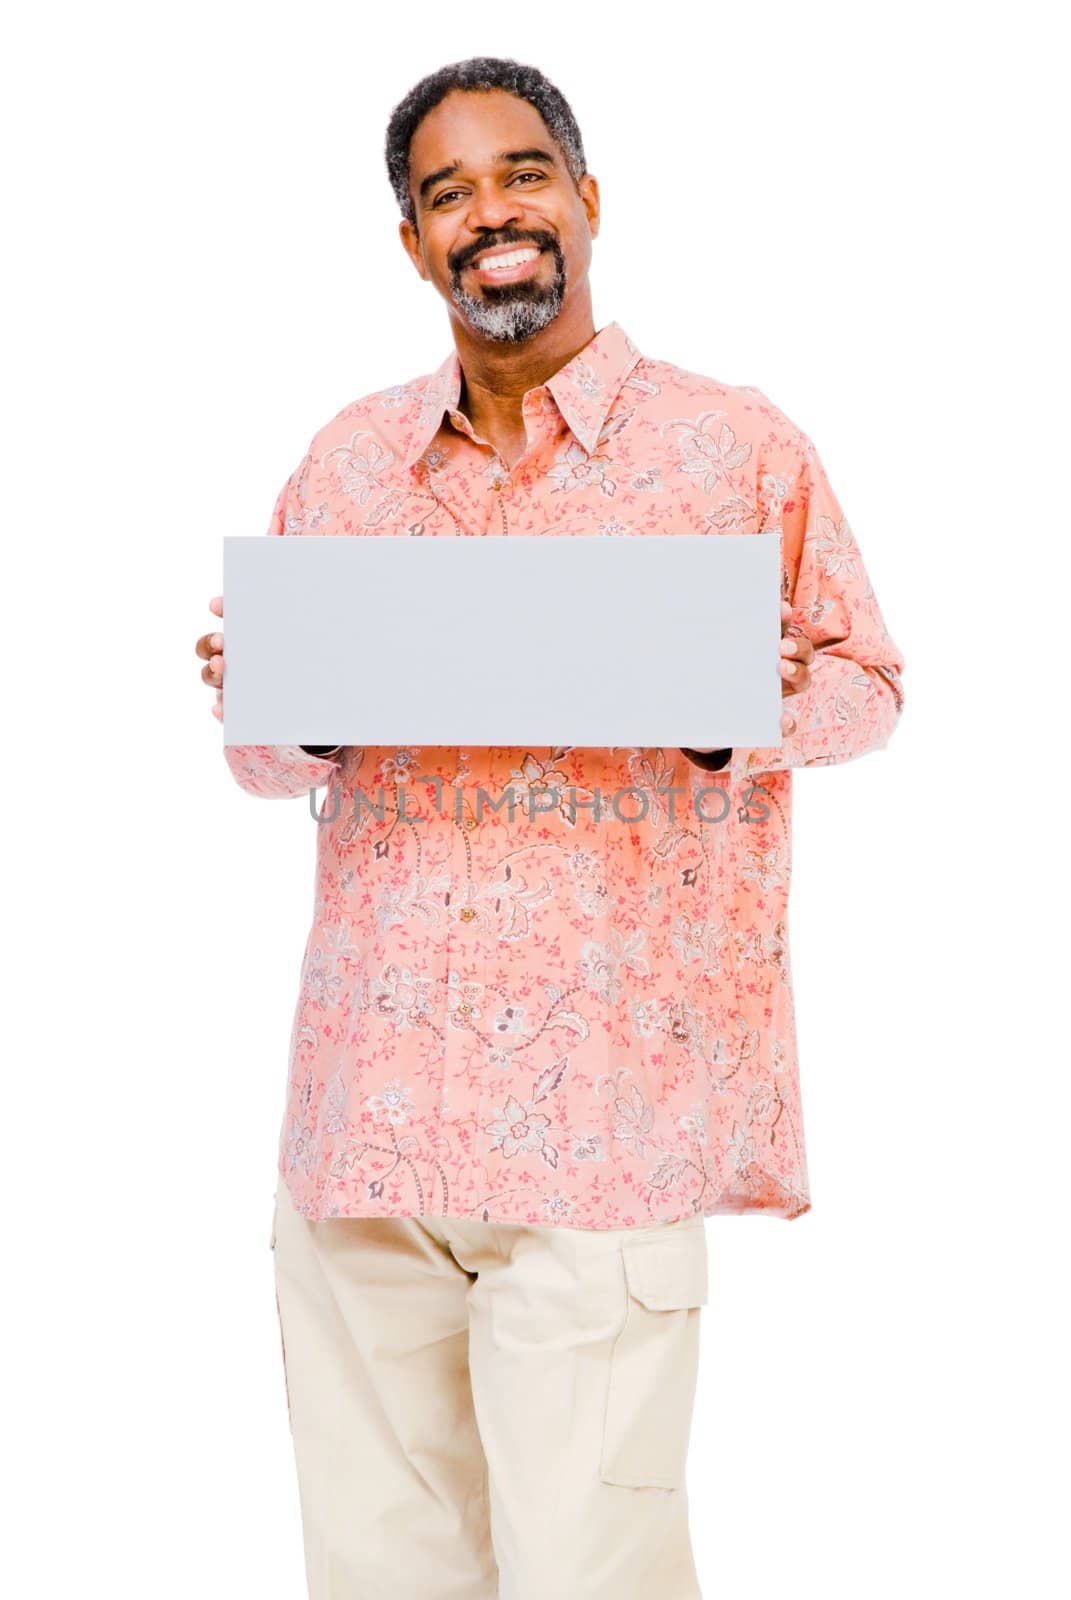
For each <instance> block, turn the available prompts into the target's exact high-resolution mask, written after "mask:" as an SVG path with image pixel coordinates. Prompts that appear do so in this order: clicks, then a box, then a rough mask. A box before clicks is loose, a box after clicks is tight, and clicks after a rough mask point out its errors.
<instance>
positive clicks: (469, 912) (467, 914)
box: [458, 906, 476, 1010]
mask: <svg viewBox="0 0 1071 1600" xmlns="http://www.w3.org/2000/svg"><path fill="white" fill-rule="evenodd" d="M475 915H476V912H475V911H474V910H473V908H472V906H465V907H464V909H463V910H461V911H459V912H458V916H459V917H460V918H461V920H462V922H471V921H472V919H473V917H474V916H475ZM465 1010H468V1007H467V1006H466V1007H465Z"/></svg>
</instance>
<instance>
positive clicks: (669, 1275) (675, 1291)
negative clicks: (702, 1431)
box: [599, 1218, 707, 1489]
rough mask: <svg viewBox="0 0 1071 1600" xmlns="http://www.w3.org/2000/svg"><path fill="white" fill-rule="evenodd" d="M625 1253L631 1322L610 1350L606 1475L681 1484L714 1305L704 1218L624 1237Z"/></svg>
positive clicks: (632, 1484) (637, 1484)
mask: <svg viewBox="0 0 1071 1600" xmlns="http://www.w3.org/2000/svg"><path fill="white" fill-rule="evenodd" d="M621 1255H622V1262H623V1266H624V1276H625V1287H626V1306H625V1320H624V1324H623V1326H622V1328H621V1330H620V1332H619V1333H618V1334H617V1337H616V1338H615V1340H614V1343H613V1345H612V1347H611V1350H610V1360H609V1373H608V1383H607V1394H606V1413H605V1417H604V1422H603V1438H602V1456H601V1461H600V1467H599V1475H600V1477H601V1478H602V1480H603V1482H604V1483H617V1484H624V1485H625V1486H627V1487H629V1488H646V1487H653V1488H663V1489H679V1488H681V1487H683V1485H684V1482H685V1466H686V1462H687V1455H688V1438H689V1434H690V1431H691V1421H692V1408H693V1405H694V1402H695V1389H696V1380H697V1377H698V1372H699V1315H700V1307H701V1306H704V1305H706V1303H707V1243H706V1230H705V1228H704V1226H703V1221H702V1219H701V1218H700V1219H699V1220H698V1221H697V1222H692V1221H688V1222H685V1223H684V1224H670V1225H669V1226H668V1227H667V1229H666V1230H665V1231H664V1232H663V1231H661V1230H658V1231H656V1232H655V1233H653V1234H651V1233H648V1234H644V1235H643V1236H642V1237H637V1238H635V1239H628V1238H626V1239H623V1240H622V1242H621Z"/></svg>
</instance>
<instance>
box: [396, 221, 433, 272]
mask: <svg viewBox="0 0 1071 1600" xmlns="http://www.w3.org/2000/svg"><path fill="white" fill-rule="evenodd" d="M398 237H399V238H400V239H401V241H402V245H403V246H404V249H405V253H406V255H407V256H408V257H409V259H410V261H411V262H412V263H413V266H414V267H415V268H416V270H417V272H418V273H419V275H420V276H421V277H422V278H423V279H424V282H425V283H427V282H428V281H429V275H428V269H427V267H426V266H425V265H424V251H423V248H422V246H421V243H420V234H419V233H418V232H417V230H416V228H415V227H414V226H413V224H412V223H411V222H410V221H409V218H408V217H403V218H402V220H401V222H399V224H398Z"/></svg>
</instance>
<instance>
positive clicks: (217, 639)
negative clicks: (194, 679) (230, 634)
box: [197, 594, 223, 722]
mask: <svg viewBox="0 0 1071 1600" xmlns="http://www.w3.org/2000/svg"><path fill="white" fill-rule="evenodd" d="M208 609H209V611H211V612H213V614H214V615H215V616H217V617H222V615H223V596H222V595H221V594H217V595H216V596H215V597H214V598H213V599H211V600H210V601H209V602H208ZM197 654H198V656H199V657H200V658H201V660H202V661H203V662H205V665H204V666H203V667H202V668H201V681H202V683H208V684H211V685H212V687H213V688H214V689H215V691H216V703H215V705H214V706H213V707H212V715H213V716H214V717H216V718H218V720H219V721H220V722H222V721H223V635H222V634H221V633H203V634H202V635H201V637H200V638H199V639H198V641H197Z"/></svg>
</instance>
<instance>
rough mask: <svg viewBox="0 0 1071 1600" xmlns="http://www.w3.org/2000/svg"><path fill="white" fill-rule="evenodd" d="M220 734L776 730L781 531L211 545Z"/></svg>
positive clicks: (670, 734)
mask: <svg viewBox="0 0 1071 1600" xmlns="http://www.w3.org/2000/svg"><path fill="white" fill-rule="evenodd" d="M223 547H224V560H223V571H224V579H223V599H224V616H223V629H224V662H225V665H224V683H223V712H224V738H225V741H226V743H227V744H267V745H274V744H323V745H333V744H348V745H361V746H364V745H406V744H422V745H459V746H461V747H463V748H464V747H466V746H470V745H510V746H512V745H536V746H543V745H548V746H553V745H588V746H591V745H595V746H612V745H616V746H629V745H637V746H652V745H655V746H657V745H664V746H668V747H681V746H696V745H698V746H712V747H715V748H718V749H721V748H724V747H727V746H734V747H745V746H746V747H754V746H759V747H766V746H770V745H779V744H780V743H781V710H782V703H781V676H780V666H779V663H780V646H781V614H780V591H781V535H780V532H779V531H776V532H773V533H763V534H709V535H708V534H651V535H637V536H628V535H624V536H616V537H615V536H598V535H580V536H577V537H568V536H553V535H544V536H537V537H521V538H498V537H494V538H486V539H480V538H464V537H460V536H454V537H444V538H439V539H421V538H399V537H396V536H384V537H375V536H369V537H344V536H335V537H331V538H327V537H315V536H311V535H301V536H299V537H281V536H275V537H272V536H269V535H264V534H261V535H257V536H250V537H236V538H229V537H228V538H225V539H224V541H223Z"/></svg>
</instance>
